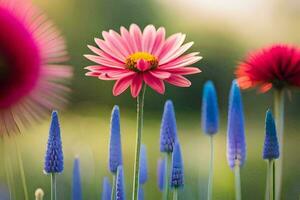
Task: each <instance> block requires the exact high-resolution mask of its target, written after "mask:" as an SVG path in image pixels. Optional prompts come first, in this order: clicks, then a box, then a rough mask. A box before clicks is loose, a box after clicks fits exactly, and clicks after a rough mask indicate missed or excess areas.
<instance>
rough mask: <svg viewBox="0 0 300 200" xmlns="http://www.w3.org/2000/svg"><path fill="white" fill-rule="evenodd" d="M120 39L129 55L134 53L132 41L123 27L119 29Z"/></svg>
mask: <svg viewBox="0 0 300 200" xmlns="http://www.w3.org/2000/svg"><path fill="white" fill-rule="evenodd" d="M120 32H121V37H122V38H123V41H124V43H126V46H127V47H128V50H129V52H130V54H132V53H134V52H135V50H134V41H133V40H132V38H131V36H130V33H129V32H128V31H127V29H126V28H124V27H123V26H122V27H121V28H120Z"/></svg>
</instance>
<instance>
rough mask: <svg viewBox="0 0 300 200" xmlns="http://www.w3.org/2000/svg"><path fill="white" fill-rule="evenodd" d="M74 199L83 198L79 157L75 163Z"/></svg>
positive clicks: (80, 199)
mask: <svg viewBox="0 0 300 200" xmlns="http://www.w3.org/2000/svg"><path fill="white" fill-rule="evenodd" d="M72 200H82V189H81V178H80V164H79V158H75V160H74V165H73V182H72Z"/></svg>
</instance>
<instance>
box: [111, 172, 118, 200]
mask: <svg viewBox="0 0 300 200" xmlns="http://www.w3.org/2000/svg"><path fill="white" fill-rule="evenodd" d="M116 181H117V179H116V174H113V183H112V190H111V197H110V199H111V200H115V195H116Z"/></svg>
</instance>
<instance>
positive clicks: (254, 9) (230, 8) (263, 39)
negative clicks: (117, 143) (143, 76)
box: [0, 0, 300, 200]
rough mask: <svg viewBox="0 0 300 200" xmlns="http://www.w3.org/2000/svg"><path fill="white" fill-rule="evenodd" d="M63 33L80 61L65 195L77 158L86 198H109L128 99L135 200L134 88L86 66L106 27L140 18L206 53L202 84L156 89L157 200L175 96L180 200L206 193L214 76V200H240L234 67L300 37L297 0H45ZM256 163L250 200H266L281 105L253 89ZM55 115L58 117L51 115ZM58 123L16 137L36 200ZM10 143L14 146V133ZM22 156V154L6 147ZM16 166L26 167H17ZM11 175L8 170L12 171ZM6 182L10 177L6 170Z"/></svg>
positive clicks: (69, 123) (298, 189)
mask: <svg viewBox="0 0 300 200" xmlns="http://www.w3.org/2000/svg"><path fill="white" fill-rule="evenodd" d="M34 2H35V3H36V4H38V5H39V6H40V7H41V8H42V9H43V10H45V11H46V12H47V13H48V15H49V17H50V18H51V19H52V20H53V21H54V22H55V23H56V24H57V26H58V27H59V28H60V29H61V30H62V32H63V34H64V35H65V38H66V40H67V44H68V49H69V52H70V55H71V60H70V64H71V65H72V66H74V72H75V75H74V79H73V81H72V84H71V88H72V90H73V92H72V95H71V97H70V105H69V107H68V108H67V109H66V110H64V111H62V112H61V126H62V134H63V136H62V137H63V143H64V152H65V161H66V162H65V171H64V173H63V174H61V175H60V176H59V177H58V187H59V188H58V197H59V198H58V199H60V200H66V199H70V198H71V197H70V194H71V173H72V163H73V159H74V157H75V156H76V155H78V156H79V157H80V160H81V167H82V169H81V173H82V181H83V195H84V199H88V200H94V199H100V194H101V187H102V179H103V177H104V176H110V174H109V173H108V170H107V155H108V153H107V150H108V137H109V120H110V111H111V109H112V107H113V105H115V104H118V105H119V106H120V109H121V120H122V121H121V123H122V124H121V128H122V148H123V156H124V166H125V176H126V189H127V196H128V199H130V198H131V194H130V193H131V192H130V191H131V187H132V180H131V179H132V178H131V177H132V174H133V158H134V145H135V100H134V99H132V97H131V96H130V94H129V92H126V93H124V94H122V95H121V96H119V97H114V96H113V95H112V92H111V90H112V86H113V82H109V81H100V80H97V79H94V78H90V77H85V76H84V73H85V70H84V69H83V67H85V66H88V65H90V64H91V62H90V61H88V60H86V59H85V58H84V57H83V55H84V54H87V53H90V52H89V50H88V48H87V47H86V46H87V44H94V41H93V38H94V37H101V31H103V30H108V29H116V30H118V29H119V27H120V26H125V27H128V26H129V25H130V24H131V23H136V24H138V25H139V26H141V27H144V26H146V25H147V24H154V25H155V26H156V27H159V26H164V27H166V29H167V34H168V35H170V34H172V33H175V32H183V33H186V34H187V40H188V41H194V42H195V45H194V46H193V47H192V49H191V50H192V51H200V52H201V55H202V56H203V60H201V61H200V62H198V63H197V64H196V66H199V67H200V68H201V70H202V71H203V72H202V73H201V74H200V75H194V76H191V77H190V80H191V81H192V83H193V84H192V86H191V87H190V88H188V89H186V88H176V87H169V86H167V88H166V94H165V95H159V94H156V93H155V92H153V91H152V90H151V89H148V90H147V93H146V102H145V125H144V126H145V127H144V133H143V143H145V144H146V146H147V147H148V157H149V177H150V179H149V182H148V183H147V184H146V185H145V195H146V199H147V200H152V199H160V198H161V193H160V192H159V191H158V189H157V186H156V164H157V159H158V158H159V156H160V153H159V146H158V144H159V128H160V120H161V115H162V109H163V104H164V102H165V100H167V99H172V100H173V101H174V104H175V107H176V116H177V122H178V128H179V138H180V141H181V144H182V150H183V158H184V163H185V174H186V186H185V188H184V190H182V191H181V192H180V194H179V197H180V199H182V200H183V199H187V200H194V199H206V187H207V186H206V185H207V175H208V158H209V140H208V139H209V138H207V137H206V136H205V135H203V134H202V132H201V129H200V105H201V92H202V86H203V83H204V82H205V81H207V80H213V81H214V83H215V85H216V88H217V91H218V95H219V104H220V110H221V130H220V133H219V134H218V135H217V136H216V145H215V147H216V158H215V176H214V199H216V200H231V199H234V189H233V181H234V180H233V173H232V172H231V170H230V169H229V167H228V165H227V162H226V122H227V118H226V113H227V102H228V91H229V87H230V84H231V81H232V79H234V69H235V66H236V64H237V63H238V62H239V60H241V59H242V58H243V57H244V56H245V54H246V52H248V51H250V50H253V49H256V48H260V47H262V46H264V45H267V44H271V43H275V42H287V43H294V44H299V43H300V34H299V32H300V26H299V19H300V18H299V17H300V4H299V3H298V2H297V1H296V0H286V1H284V0H266V1H258V0H255V1H254V0H253V1H251V0H245V1H243V3H241V2H238V1H235V0H228V1H226V0H220V1H218V2H216V1H213V0H211V1H209V0H198V1H196V0H186V1H184V0H175V1H171V0H87V1H82V0H51V1H45V0H35V1H34ZM243 99H244V108H245V115H246V116H245V118H246V137H247V149H248V152H247V162H246V165H245V166H244V168H243V169H242V172H241V173H242V175H241V176H242V192H243V199H245V200H256V199H263V198H264V191H265V182H266V180H265V174H266V173H265V172H266V162H265V161H263V160H262V159H261V154H262V145H263V139H264V115H265V111H266V110H267V108H269V107H272V105H273V98H272V92H270V93H267V94H257V92H256V91H254V90H253V91H245V92H243ZM299 101H300V95H299V92H298V91H296V90H293V91H292V95H291V96H290V98H287V101H286V106H287V107H286V125H285V126H286V131H285V146H284V152H283V155H284V172H283V175H284V177H283V198H282V199H284V200H294V199H298V198H299V195H300V182H299V180H300V164H299V163H300V158H299V155H298V152H299V145H300V135H299V132H300V131H299V128H300V126H299V124H298V121H299V119H300V112H299V111H300V107H299V105H300V104H299ZM49 115H50V113H49ZM48 127H49V120H48V121H47V120H46V121H44V122H41V123H40V124H35V125H34V126H32V127H30V128H29V129H27V130H24V131H23V133H24V134H22V135H20V136H18V137H17V138H16V140H17V143H18V145H19V148H20V149H21V152H22V156H23V161H24V167H25V173H26V179H27V183H28V189H29V194H30V197H31V199H33V197H34V196H33V194H34V191H35V189H36V188H38V187H41V188H43V189H44V190H45V193H46V196H45V199H46V200H48V199H50V196H49V191H50V184H49V183H50V178H49V177H47V176H45V175H43V172H42V170H43V156H44V152H45V145H46V141H47V136H48ZM8 143H13V141H12V139H10V140H9V141H8ZM5 149H6V150H7V152H9V154H10V155H11V158H12V160H13V162H15V161H14V160H16V152H15V149H14V148H12V147H6V148H5ZM15 164H16V163H15ZM12 169H13V170H14V171H15V178H14V180H15V188H16V194H17V197H16V199H17V200H22V199H23V196H22V195H23V194H22V189H21V183H20V177H19V173H18V168H17V165H14V166H13V167H12ZM2 171H3V170H2ZM1 174H2V176H1V179H0V180H5V176H4V175H3V173H1Z"/></svg>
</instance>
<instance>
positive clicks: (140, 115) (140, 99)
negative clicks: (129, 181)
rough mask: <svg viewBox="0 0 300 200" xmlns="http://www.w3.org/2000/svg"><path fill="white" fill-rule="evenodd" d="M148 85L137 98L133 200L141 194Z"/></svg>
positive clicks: (136, 199) (144, 86)
mask: <svg viewBox="0 0 300 200" xmlns="http://www.w3.org/2000/svg"><path fill="white" fill-rule="evenodd" d="M145 91H146V85H143V88H142V91H141V92H140V94H139V95H138V97H137V133H136V147H135V163H134V172H133V173H134V174H133V191H132V194H133V195H132V199H133V200H138V194H139V171H140V151H141V143H142V130H143V115H144V96H145Z"/></svg>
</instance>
